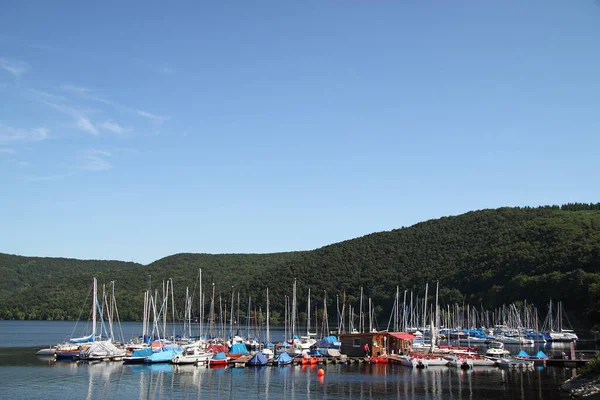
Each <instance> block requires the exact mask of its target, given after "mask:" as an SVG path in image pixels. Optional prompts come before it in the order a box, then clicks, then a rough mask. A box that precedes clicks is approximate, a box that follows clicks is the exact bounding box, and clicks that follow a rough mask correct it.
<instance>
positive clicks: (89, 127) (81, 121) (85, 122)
mask: <svg viewBox="0 0 600 400" xmlns="http://www.w3.org/2000/svg"><path fill="white" fill-rule="evenodd" d="M75 126H76V127H77V128H79V129H80V130H82V131H84V132H87V133H91V134H92V135H98V133H99V132H98V129H96V127H95V126H94V124H92V122H91V121H90V120H89V119H87V118H85V117H79V118H77V122H76V123H75Z"/></svg>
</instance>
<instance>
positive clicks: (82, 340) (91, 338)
mask: <svg viewBox="0 0 600 400" xmlns="http://www.w3.org/2000/svg"><path fill="white" fill-rule="evenodd" d="M94 339H96V335H95V334H93V333H92V334H91V335H90V336H84V337H80V338H73V339H71V340H69V341H70V342H71V343H89V342H93V341H94Z"/></svg>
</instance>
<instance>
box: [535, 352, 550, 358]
mask: <svg viewBox="0 0 600 400" xmlns="http://www.w3.org/2000/svg"><path fill="white" fill-rule="evenodd" d="M535 358H548V356H547V355H546V353H544V352H543V351H541V350H540V351H538V352H537V354H536V355H535Z"/></svg>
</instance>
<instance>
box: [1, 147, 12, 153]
mask: <svg viewBox="0 0 600 400" xmlns="http://www.w3.org/2000/svg"><path fill="white" fill-rule="evenodd" d="M0 153H4V154H15V149H12V148H10V147H0Z"/></svg>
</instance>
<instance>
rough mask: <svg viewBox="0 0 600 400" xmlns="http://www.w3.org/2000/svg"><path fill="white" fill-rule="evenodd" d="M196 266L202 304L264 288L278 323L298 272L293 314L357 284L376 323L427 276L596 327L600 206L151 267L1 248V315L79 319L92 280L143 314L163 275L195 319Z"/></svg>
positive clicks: (473, 217)
mask: <svg viewBox="0 0 600 400" xmlns="http://www.w3.org/2000/svg"><path fill="white" fill-rule="evenodd" d="M199 269H202V281H203V290H204V293H205V294H206V296H207V297H206V298H205V299H206V302H207V303H208V300H209V299H210V295H211V294H212V283H214V284H215V292H216V295H217V296H219V295H221V298H222V299H223V301H224V303H225V304H228V303H227V302H230V301H231V300H230V299H231V294H232V291H233V292H235V293H238V292H239V293H240V296H241V297H242V299H243V300H242V307H241V308H242V310H245V306H246V304H247V299H248V297H249V296H251V297H252V303H253V304H254V305H257V307H262V309H263V310H264V309H265V307H266V288H267V287H268V288H269V302H270V309H271V311H272V313H273V316H274V317H275V318H276V319H277V318H279V319H282V315H283V314H284V304H285V300H284V299H285V296H288V297H290V296H291V292H292V284H293V281H294V279H296V280H297V285H298V299H297V300H298V307H299V309H300V310H305V309H306V298H307V295H308V288H310V289H311V294H312V296H311V297H312V300H311V304H312V305H313V307H314V305H315V304H316V305H317V306H318V307H319V308H322V303H323V297H324V295H325V293H327V296H328V310H329V313H330V318H331V317H335V299H336V296H338V299H339V300H340V301H342V299H343V298H344V297H345V299H346V302H347V304H349V305H353V306H354V307H356V306H357V302H358V297H359V293H360V288H361V287H363V290H364V293H365V297H370V298H371V300H372V302H373V304H374V305H375V306H376V313H377V315H378V317H377V319H378V320H379V321H384V320H385V321H387V318H388V316H389V313H390V310H391V308H392V305H393V302H394V296H395V294H396V287H397V286H398V287H399V288H400V290H401V291H404V290H413V291H414V292H415V293H416V294H418V295H419V296H421V297H422V296H423V292H424V287H425V284H426V283H430V284H432V283H435V282H439V284H440V302H441V304H442V305H447V304H454V303H465V304H472V305H475V306H477V307H483V308H487V309H492V308H494V307H497V306H500V305H501V304H507V303H511V302H514V301H523V300H527V302H528V303H533V304H536V305H538V306H539V307H540V308H541V310H540V311H544V309H543V307H545V306H546V305H547V304H548V302H549V300H550V299H552V300H556V301H562V303H563V307H564V308H565V309H566V310H568V312H569V316H570V318H571V321H572V322H575V323H576V324H578V325H580V326H588V327H591V326H592V325H594V324H598V323H600V203H597V204H583V203H573V204H566V205H563V206H544V207H538V208H528V207H527V208H499V209H493V210H492V209H488V210H480V211H473V212H468V213H466V214H462V215H459V216H454V217H444V218H440V219H435V220H430V221H426V222H422V223H419V224H416V225H413V226H411V227H406V228H405V227H403V228H400V229H395V230H392V231H388V232H379V233H373V234H370V235H366V236H363V237H360V238H356V239H352V240H348V241H344V242H340V243H336V244H332V245H329V246H325V247H322V248H319V249H316V250H312V251H303V252H288V253H274V254H215V255H211V254H175V255H172V256H169V257H165V258H163V259H160V260H157V261H155V262H153V263H151V264H149V265H141V264H137V263H132V262H121V261H99V260H85V261H82V260H75V259H67V258H43V257H23V256H15V255H9V254H0V274H1V276H2V277H3V279H2V280H0V319H43V320H64V319H69V320H72V319H78V318H83V319H85V318H87V313H88V312H89V301H88V305H86V304H85V303H86V297H87V296H88V292H89V287H90V282H91V279H92V277H93V276H95V277H97V278H98V280H99V282H101V283H102V282H104V283H107V284H108V283H109V282H111V281H115V297H116V300H117V303H118V307H119V315H120V318H121V320H140V319H141V318H142V309H143V305H142V303H143V298H144V291H145V290H147V289H148V287H149V286H151V287H152V289H153V290H154V289H158V290H159V292H162V281H164V280H167V279H170V278H172V279H173V286H174V289H175V293H174V297H175V302H176V309H177V311H178V314H179V315H180V316H181V318H182V316H183V308H184V302H185V299H184V296H185V290H186V287H189V291H190V294H192V293H193V294H195V296H196V298H195V300H194V303H193V304H195V306H194V307H195V308H194V310H193V313H194V315H198V308H199V305H198V303H199V301H198V272H199ZM433 295H434V293H433V291H431V290H430V292H429V296H430V298H431V300H432V297H433ZM236 297H237V295H236ZM236 301H237V299H236ZM236 306H237V305H236ZM205 307H206V309H208V304H206V305H205ZM227 307H229V305H228V306H227ZM242 314H245V313H244V312H243V311H242ZM273 322H274V323H276V322H277V321H273ZM380 328H381V327H380ZM383 328H385V326H384V327H383Z"/></svg>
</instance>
